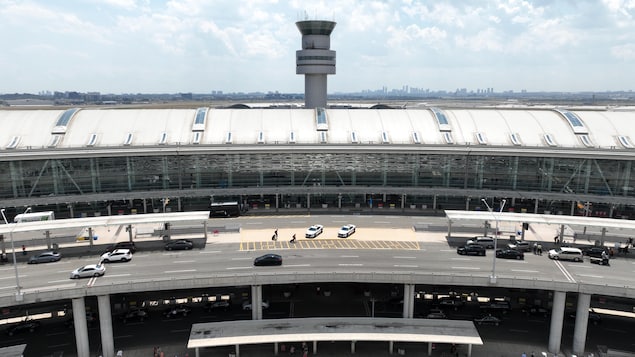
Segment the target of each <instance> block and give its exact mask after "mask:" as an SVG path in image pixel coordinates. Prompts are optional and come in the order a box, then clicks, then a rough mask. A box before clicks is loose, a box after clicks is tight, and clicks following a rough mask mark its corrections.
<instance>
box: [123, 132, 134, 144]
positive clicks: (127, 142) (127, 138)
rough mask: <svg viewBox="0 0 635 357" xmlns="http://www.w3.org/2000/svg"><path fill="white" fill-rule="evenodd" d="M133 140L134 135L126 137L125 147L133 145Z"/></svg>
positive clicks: (130, 134) (129, 134)
mask: <svg viewBox="0 0 635 357" xmlns="http://www.w3.org/2000/svg"><path fill="white" fill-rule="evenodd" d="M132 138H133V135H132V133H128V134H127V135H126V140H124V142H123V144H124V146H129V145H130V144H132Z"/></svg>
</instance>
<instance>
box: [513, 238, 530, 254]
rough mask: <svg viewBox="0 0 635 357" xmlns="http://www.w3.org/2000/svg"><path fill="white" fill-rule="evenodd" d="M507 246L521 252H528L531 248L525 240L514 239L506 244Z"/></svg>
mask: <svg viewBox="0 0 635 357" xmlns="http://www.w3.org/2000/svg"><path fill="white" fill-rule="evenodd" d="M507 248H509V249H515V250H519V251H521V252H528V251H530V250H531V244H529V242H527V241H524V240H523V241H514V242H513V243H509V244H507Z"/></svg>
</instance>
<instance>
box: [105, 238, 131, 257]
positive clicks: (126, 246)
mask: <svg viewBox="0 0 635 357" xmlns="http://www.w3.org/2000/svg"><path fill="white" fill-rule="evenodd" d="M116 249H129V250H130V253H132V254H134V253H135V252H136V251H137V246H136V245H135V244H134V242H130V241H124V242H117V243H115V244H111V245H109V246H108V247H107V248H106V251H105V252H104V253H110V252H112V251H114V250H116Z"/></svg>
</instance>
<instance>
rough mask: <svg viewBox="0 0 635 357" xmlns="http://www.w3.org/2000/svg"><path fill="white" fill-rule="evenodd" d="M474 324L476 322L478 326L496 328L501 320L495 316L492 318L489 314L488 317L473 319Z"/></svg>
mask: <svg viewBox="0 0 635 357" xmlns="http://www.w3.org/2000/svg"><path fill="white" fill-rule="evenodd" d="M474 322H476V323H477V324H479V325H494V326H498V325H500V323H501V319H499V318H498V317H496V316H492V315H491V314H489V315H485V316H481V317H478V318H476V319H474Z"/></svg>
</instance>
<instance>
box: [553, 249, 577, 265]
mask: <svg viewBox="0 0 635 357" xmlns="http://www.w3.org/2000/svg"><path fill="white" fill-rule="evenodd" d="M549 259H554V260H572V261H574V262H581V261H582V260H583V254H582V251H581V250H580V249H579V248H573V247H560V248H557V249H551V250H550V251H549Z"/></svg>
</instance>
